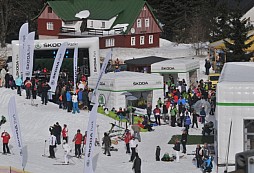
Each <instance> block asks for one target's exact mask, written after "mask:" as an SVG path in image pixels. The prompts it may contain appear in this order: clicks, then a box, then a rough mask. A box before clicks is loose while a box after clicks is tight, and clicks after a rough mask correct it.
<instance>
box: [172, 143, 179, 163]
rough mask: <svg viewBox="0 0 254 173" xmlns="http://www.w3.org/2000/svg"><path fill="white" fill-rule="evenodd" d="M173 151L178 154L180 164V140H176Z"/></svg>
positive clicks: (177, 159) (177, 158)
mask: <svg viewBox="0 0 254 173" xmlns="http://www.w3.org/2000/svg"><path fill="white" fill-rule="evenodd" d="M173 149H174V150H175V152H176V162H179V151H180V141H179V140H178V138H176V140H175V145H174V147H173Z"/></svg>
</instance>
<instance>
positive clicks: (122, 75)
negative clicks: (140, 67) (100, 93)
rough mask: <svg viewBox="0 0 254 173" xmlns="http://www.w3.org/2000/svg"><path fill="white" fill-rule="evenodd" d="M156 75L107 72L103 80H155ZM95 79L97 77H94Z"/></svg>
mask: <svg viewBox="0 0 254 173" xmlns="http://www.w3.org/2000/svg"><path fill="white" fill-rule="evenodd" d="M157 77H158V75H157V74H150V73H139V72H132V71H121V72H109V73H106V74H105V75H103V77H102V78H103V79H124V80H126V79H127V80H128V79H136V78H138V79H147V78H149V79H151V78H152V79H153V78H157ZM95 78H97V76H95Z"/></svg>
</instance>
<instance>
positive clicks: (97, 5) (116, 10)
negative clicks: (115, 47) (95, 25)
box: [41, 0, 160, 33]
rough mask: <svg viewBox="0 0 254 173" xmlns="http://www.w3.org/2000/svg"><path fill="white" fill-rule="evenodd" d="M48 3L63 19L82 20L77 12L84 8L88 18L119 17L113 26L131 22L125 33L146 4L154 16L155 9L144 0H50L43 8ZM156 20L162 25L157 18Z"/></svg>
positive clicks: (105, 18)
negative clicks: (77, 15) (77, 16)
mask: <svg viewBox="0 0 254 173" xmlns="http://www.w3.org/2000/svg"><path fill="white" fill-rule="evenodd" d="M47 5H49V6H50V7H51V8H52V10H53V11H54V13H55V14H56V15H57V16H58V17H59V18H61V19H62V20H63V21H75V20H80V19H79V18H76V17H75V14H77V13H78V12H80V11H83V10H88V11H89V12H90V16H89V17H88V19H91V20H109V19H112V18H113V17H117V18H116V20H115V21H114V23H113V25H112V26H111V28H113V27H114V26H115V25H117V24H129V25H128V27H127V30H126V31H125V33H127V32H128V31H129V30H130V28H131V27H132V25H133V23H134V22H135V20H136V18H137V17H138V15H139V14H140V12H141V10H142V8H143V7H144V5H147V7H148V8H149V10H150V11H151V13H152V15H153V16H154V14H153V12H152V11H153V10H152V9H151V7H150V6H149V5H148V4H147V2H146V1H144V0H72V1H71V0H58V1H48V2H47V4H45V6H44V8H43V10H44V9H45V7H46V6H47ZM43 10H42V11H43ZM42 11H41V12H42ZM154 18H155V16H154ZM155 21H156V22H157V24H158V26H159V27H160V25H159V23H158V21H157V20H156V18H155Z"/></svg>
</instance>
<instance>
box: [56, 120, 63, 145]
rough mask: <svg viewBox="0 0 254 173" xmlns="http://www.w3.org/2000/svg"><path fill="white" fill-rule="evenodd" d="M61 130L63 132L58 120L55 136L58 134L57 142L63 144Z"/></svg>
mask: <svg viewBox="0 0 254 173" xmlns="http://www.w3.org/2000/svg"><path fill="white" fill-rule="evenodd" d="M61 132H62V127H61V126H60V125H59V123H58V122H56V124H55V136H56V143H57V144H58V145H60V144H61Z"/></svg>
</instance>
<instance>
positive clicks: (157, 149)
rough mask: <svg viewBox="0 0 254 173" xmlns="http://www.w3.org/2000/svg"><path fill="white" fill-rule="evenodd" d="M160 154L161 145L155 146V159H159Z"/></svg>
mask: <svg viewBox="0 0 254 173" xmlns="http://www.w3.org/2000/svg"><path fill="white" fill-rule="evenodd" d="M160 154H161V147H160V146H157V147H156V152H155V157H156V161H160Z"/></svg>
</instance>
